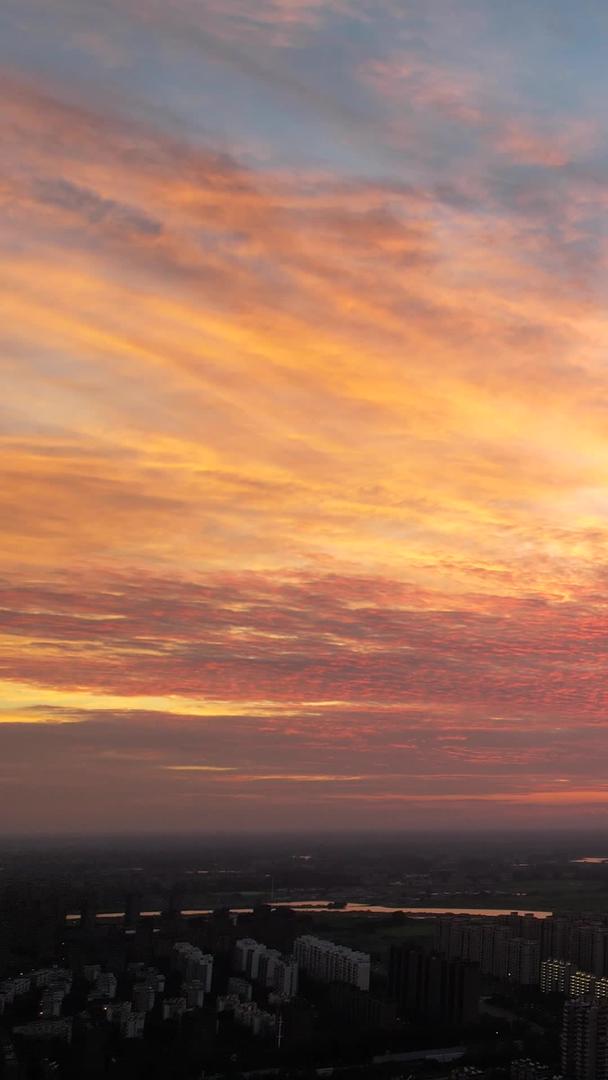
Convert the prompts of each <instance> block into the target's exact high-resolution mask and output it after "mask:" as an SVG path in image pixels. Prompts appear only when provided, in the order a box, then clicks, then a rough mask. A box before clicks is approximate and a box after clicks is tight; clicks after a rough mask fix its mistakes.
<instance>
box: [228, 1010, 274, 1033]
mask: <svg viewBox="0 0 608 1080" xmlns="http://www.w3.org/2000/svg"><path fill="white" fill-rule="evenodd" d="M234 1019H235V1023H237V1024H240V1025H241V1026H242V1027H246V1028H248V1030H249V1031H250V1032H251V1034H252V1035H258V1036H262V1037H263V1036H270V1035H274V1033H275V1031H276V1028H277V1018H276V1016H275V1015H274V1014H273V1013H269V1012H266V1011H265V1010H264V1009H260V1008H259V1007H258V1006H257V1005H256V1004H255V1003H254V1002H253V1001H248V1002H240V1001H239V1003H238V1005H235V1007H234Z"/></svg>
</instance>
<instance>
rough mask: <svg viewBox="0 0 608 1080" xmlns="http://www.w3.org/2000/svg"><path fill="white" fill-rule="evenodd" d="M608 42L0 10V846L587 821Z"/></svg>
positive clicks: (392, 4)
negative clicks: (137, 835)
mask: <svg viewBox="0 0 608 1080" xmlns="http://www.w3.org/2000/svg"><path fill="white" fill-rule="evenodd" d="M607 37H608V9H607V8H606V5H605V4H604V3H602V2H599V0H598V2H597V3H596V2H594V0H581V3H579V4H576V5H573V4H572V3H571V2H570V0H535V2H534V3H530V2H529V0H510V2H509V3H508V4H507V3H504V0H255V2H254V0H172V2H171V3H168V2H167V0H53V3H49V2H48V0H4V2H3V4H2V7H1V9H0V64H1V74H0V119H1V131H2V143H3V149H2V165H1V170H0V204H1V208H0V210H1V212H0V221H1V225H0V266H1V279H2V280H1V293H2V301H1V307H2V317H1V319H0V339H1V347H0V356H1V361H0V363H1V366H2V388H3V389H2V394H1V395H0V437H1V451H0V452H1V458H2V467H1V468H2V482H1V484H0V515H1V520H2V534H1V541H0V543H1V545H2V560H1V568H0V592H1V596H0V631H1V644H0V680H1V681H0V805H1V806H2V812H1V814H0V831H3V832H5V833H8V832H22V833H37V832H40V831H47V832H56V833H61V832H62V831H71V832H73V831H79V832H85V833H92V834H93V833H100V832H106V833H107V832H112V831H115V832H129V833H133V832H137V831H149V832H155V831H162V832H169V833H171V832H176V833H177V832H181V833H184V832H196V831H200V832H208V831H213V832H216V831H220V832H221V831H239V830H252V829H264V830H273V831H280V830H299V829H305V830H316V829H321V828H327V829H331V830H332V831H334V832H335V831H336V830H342V829H344V830H347V829H348V830H359V829H368V828H369V829H418V828H422V827H424V828H435V827H437V828H445V827H447V826H450V827H455V828H459V829H469V828H470V829H473V828H480V827H488V826H491V827H503V826H505V827H506V826H508V827H532V826H533V827H535V828H538V827H539V826H542V827H544V826H555V827H561V826H564V825H567V826H573V825H574V826H576V825H581V826H582V825H587V824H590V823H593V824H594V825H597V824H598V823H599V824H601V823H602V822H604V821H605V820H606V815H607V813H608V777H607V775H606V768H605V762H606V754H607V752H608V729H607V720H606V718H607V704H608V703H607V682H606V670H607V661H608V636H607V629H608V624H607V616H608V607H607V602H608V592H607V585H608V524H607V511H608V487H607V475H608V377H607V376H608V372H607V365H608V304H607V301H608V295H607V294H608V289H607V276H606V269H607V256H608V248H607V240H608V237H607V233H606V227H607V224H606V223H607V220H608V219H607V215H606V211H607V208H608V140H607V135H608V116H607V114H606V108H605V103H606V98H607V95H608V69H607V67H606V62H605V61H606V41H607Z"/></svg>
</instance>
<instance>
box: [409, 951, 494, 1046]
mask: <svg viewBox="0 0 608 1080" xmlns="http://www.w3.org/2000/svg"><path fill="white" fill-rule="evenodd" d="M389 994H390V996H391V998H392V999H393V1000H394V1001H396V1002H397V1004H398V1007H399V1011H400V1014H401V1016H402V1017H406V1018H410V1019H419V1020H429V1021H435V1022H438V1023H443V1024H449V1025H454V1026H457V1025H458V1026H465V1025H467V1024H472V1023H474V1022H475V1020H476V1019H477V1017H478V1013H479V995H480V973H479V967H478V965H477V964H472V963H467V962H464V961H460V960H448V959H447V958H446V957H445V956H439V955H437V954H435V953H425V952H423V951H422V950H420V949H412V948H408V947H407V946H399V945H395V946H393V947H392V948H391V951H390V957H389Z"/></svg>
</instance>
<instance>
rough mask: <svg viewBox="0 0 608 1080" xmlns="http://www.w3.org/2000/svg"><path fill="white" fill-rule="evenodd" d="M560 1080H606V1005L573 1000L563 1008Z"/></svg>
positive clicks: (607, 1031) (607, 1018) (607, 1063)
mask: <svg viewBox="0 0 608 1080" xmlns="http://www.w3.org/2000/svg"><path fill="white" fill-rule="evenodd" d="M561 1050H562V1073H563V1076H564V1080H608V1005H604V1004H598V1003H597V1002H595V1001H591V1000H587V999H585V998H575V999H574V1000H573V1001H567V1002H566V1004H565V1005H564V1017H563V1024H562V1038H561Z"/></svg>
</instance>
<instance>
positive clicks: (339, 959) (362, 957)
mask: <svg viewBox="0 0 608 1080" xmlns="http://www.w3.org/2000/svg"><path fill="white" fill-rule="evenodd" d="M294 955H295V959H296V961H297V963H298V964H299V966H300V967H301V968H302V970H303V971H305V972H306V974H307V975H309V976H310V978H311V979H316V980H318V981H319V982H345V983H349V984H350V985H351V986H356V987H357V988H358V989H359V990H369V978H370V969H371V960H370V957H369V955H368V954H367V953H362V952H356V951H355V950H354V949H348V948H347V947H346V946H344V945H335V944H334V943H333V942H332V941H324V940H322V939H321V938H316V937H312V936H311V935H310V934H305V935H303V936H302V937H299V938H296V941H295V944H294Z"/></svg>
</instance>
